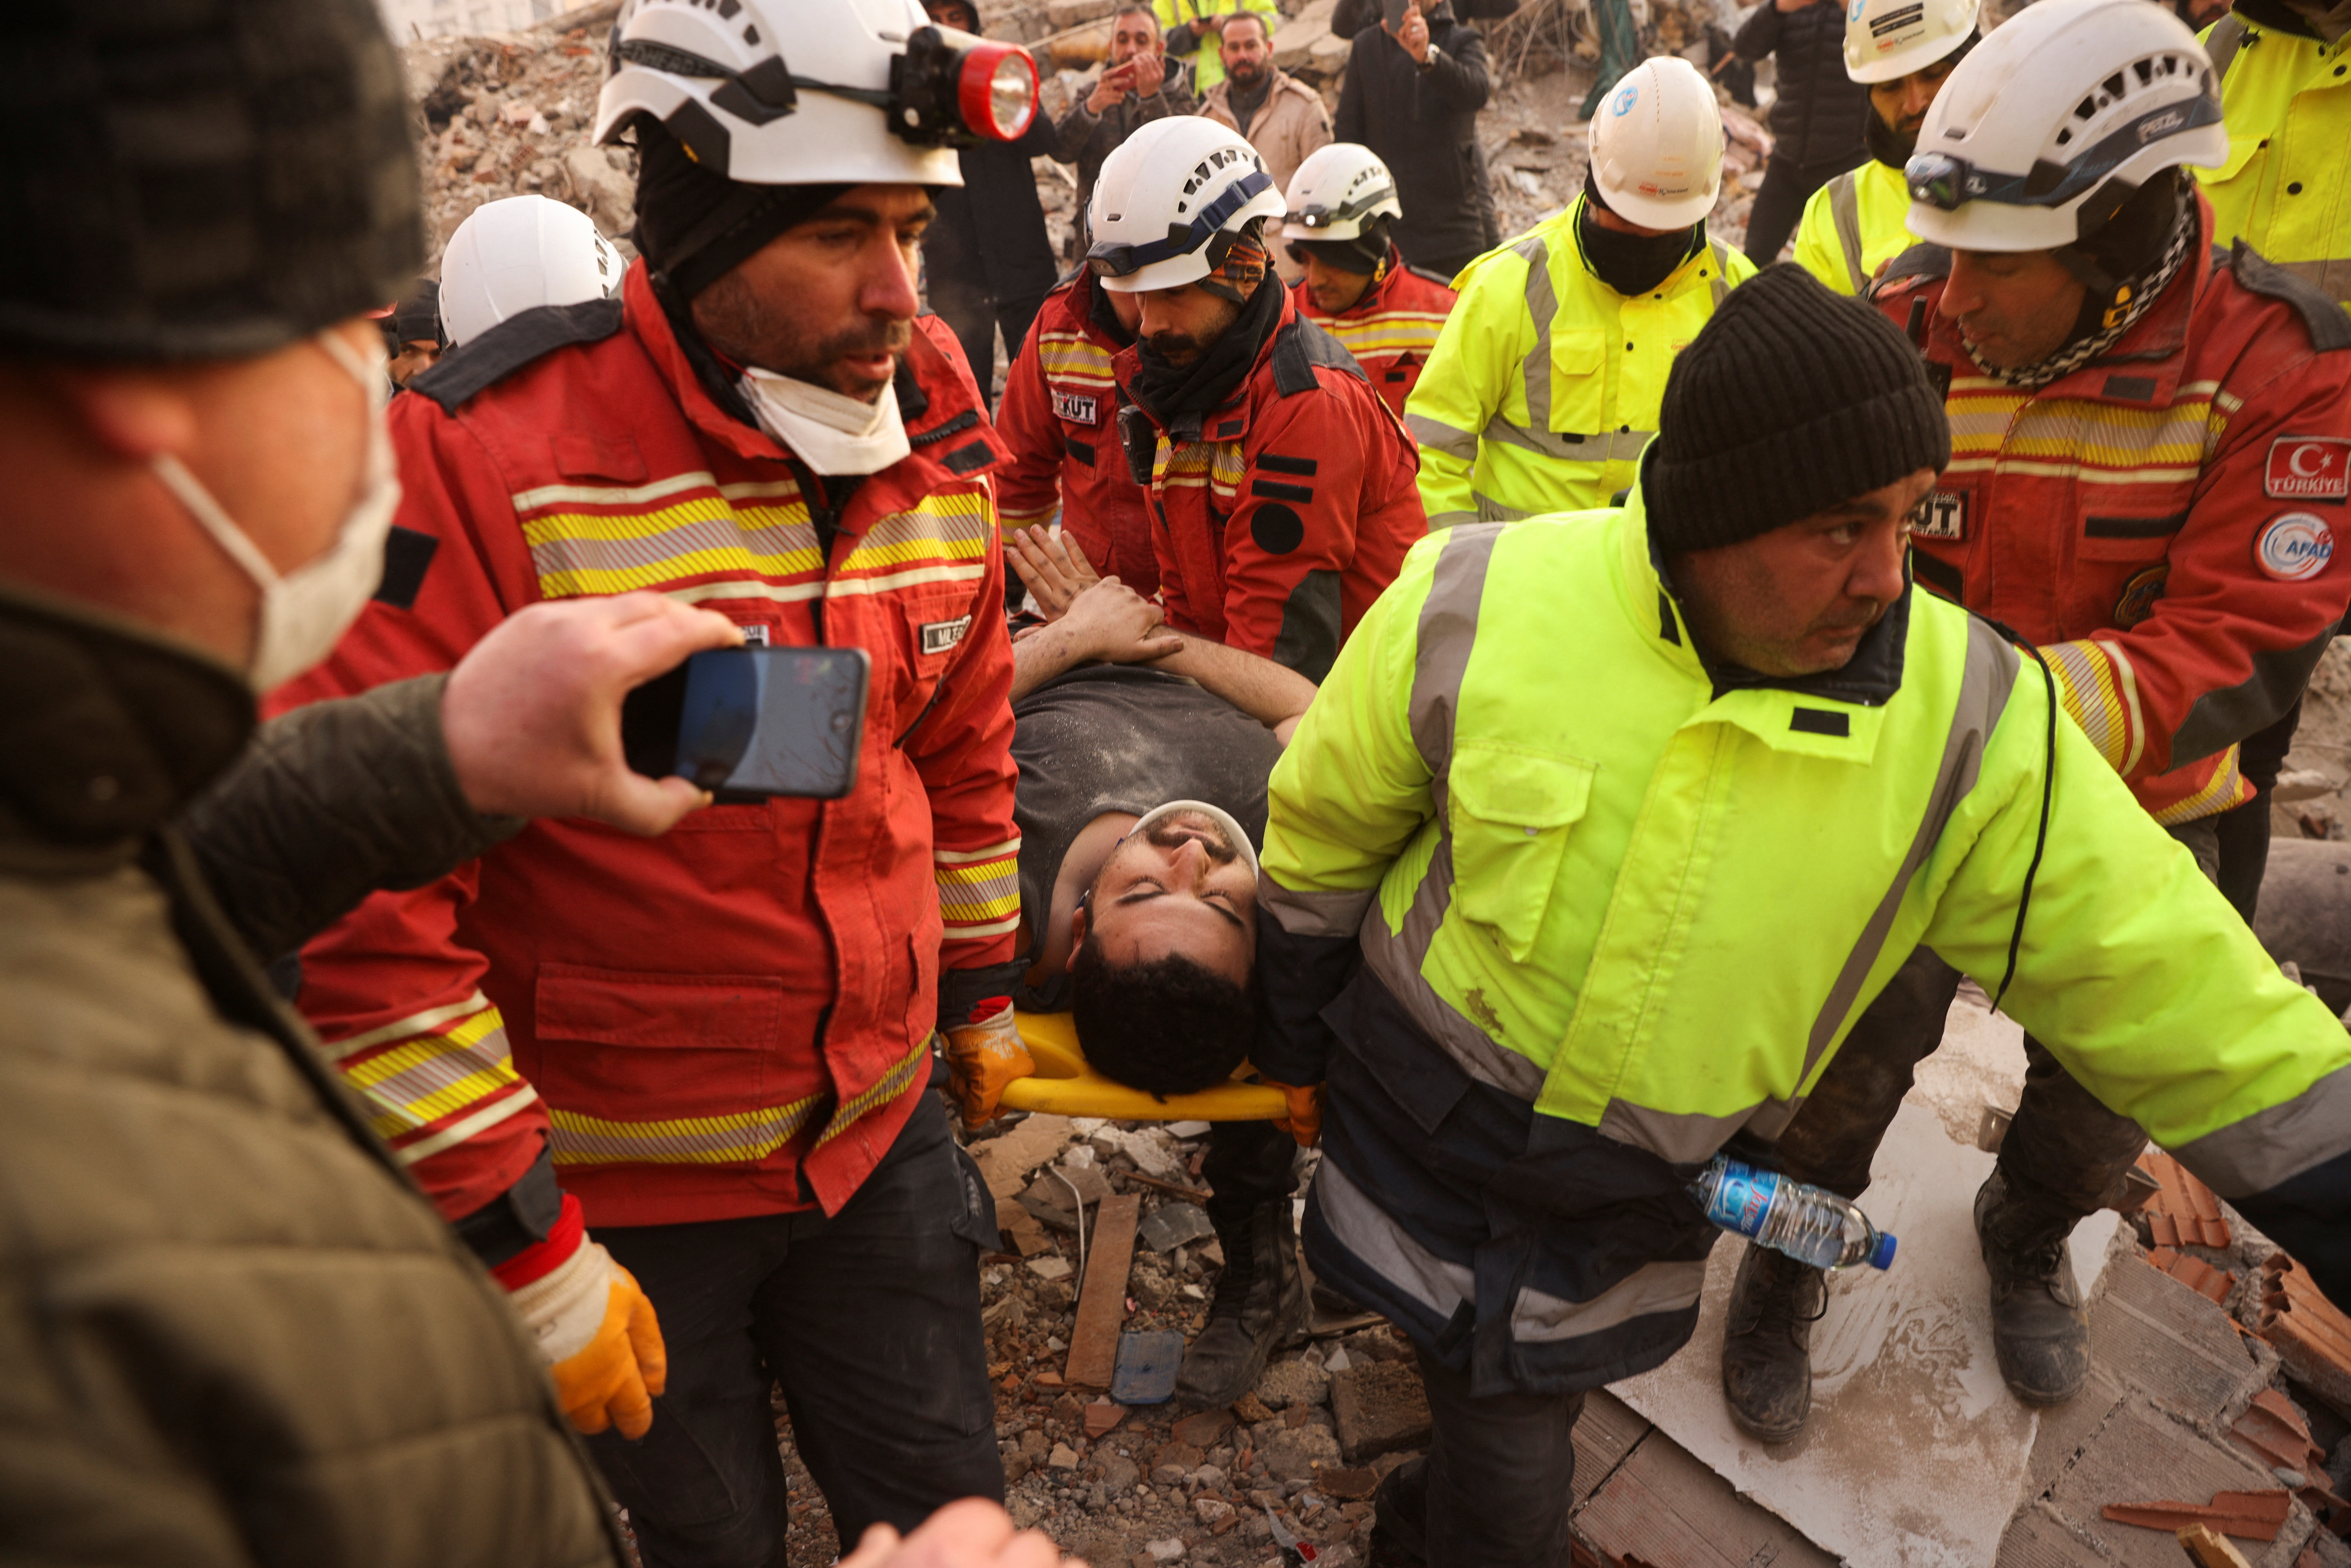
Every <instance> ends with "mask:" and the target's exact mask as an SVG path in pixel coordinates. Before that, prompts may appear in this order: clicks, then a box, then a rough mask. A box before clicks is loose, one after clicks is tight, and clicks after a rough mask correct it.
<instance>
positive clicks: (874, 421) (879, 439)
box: [737, 369, 914, 475]
mask: <svg viewBox="0 0 2351 1568" xmlns="http://www.w3.org/2000/svg"><path fill="white" fill-rule="evenodd" d="M737 386H738V387H739V388H740V390H741V392H742V393H743V400H744V401H745V402H748V403H749V404H750V405H751V413H753V414H754V415H755V416H757V417H758V421H759V428H760V429H762V430H764V431H766V432H767V433H768V434H769V435H771V436H773V437H775V439H776V440H777V441H778V443H779V444H782V445H783V446H784V447H786V448H787V449H789V451H790V452H791V454H792V455H794V456H796V457H798V458H799V460H800V461H801V462H803V463H805V464H807V465H809V466H810V468H813V469H814V470H816V471H817V472H818V473H820V474H826V475H831V474H879V473H880V472H882V470H883V469H884V468H887V467H888V466H890V465H891V464H893V463H895V462H897V461H898V460H899V459H900V458H902V457H904V456H905V455H907V454H908V453H910V452H912V451H913V450H914V447H913V446H912V445H911V444H908V442H907V440H906V425H905V422H904V421H903V420H902V419H900V418H899V417H898V387H897V383H896V382H892V383H890V384H889V385H888V386H885V387H883V389H882V395H881V396H880V397H879V398H877V399H875V400H874V401H873V402H862V401H860V400H859V399H856V398H853V397H843V396H841V394H840V393H839V392H828V391H827V390H826V389H824V388H823V387H819V386H810V384H809V383H808V382H796V381H794V380H793V379H792V378H791V377H789V376H779V375H778V374H776V372H775V371H762V370H758V369H752V370H747V371H744V372H743V379H742V380H741V381H740V382H737Z"/></svg>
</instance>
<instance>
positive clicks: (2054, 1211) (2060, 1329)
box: [1976, 1166, 2090, 1405]
mask: <svg viewBox="0 0 2351 1568" xmlns="http://www.w3.org/2000/svg"><path fill="white" fill-rule="evenodd" d="M2077 1218H2078V1217H2077V1216H2076V1215H2074V1213H2073V1212H2072V1211H2071V1210H2069V1209H2064V1208H2061V1207H2057V1206H2055V1205H2053V1204H2051V1203H2049V1202H2047V1201H2046V1200H2045V1199H2044V1200H2039V1201H2036V1200H2034V1199H2033V1198H2032V1197H2027V1196H2025V1195H2023V1194H2020V1193H2015V1192H2011V1191H2010V1190H2009V1187H2008V1184H2007V1183H2006V1182H2004V1181H2002V1180H2001V1174H2000V1168H1999V1167H1998V1166H1994V1167H1993V1168H1992V1173H1991V1179H1990V1180H1988V1181H1986V1182H1985V1183H1984V1184H1983V1187H1982V1190H1980V1191H1979V1192H1978V1193H1977V1194H1976V1239H1977V1241H1978V1242H1980V1244H1981V1245H1982V1248H1983V1260H1984V1268H1985V1269H1986V1270H1988V1271H1989V1272H1990V1273H1991V1347H1992V1352H1993V1354H1995V1355H1997V1356H1998V1357H1999V1359H2000V1375H2001V1377H2003V1378H2005V1379H2007V1381H2008V1388H2009V1392H2010V1393H2011V1394H2013V1395H2015V1396H2017V1397H2018V1398H2019V1399H2022V1400H2023V1401H2024V1402H2025V1403H2026V1404H2027V1405H2055V1404H2058V1403H2059V1402H2061V1401H2063V1400H2067V1399H2071V1398H2072V1397H2074V1395H2076V1394H2079V1393H2080V1392H2081V1391H2082V1384H2083V1383H2084V1381H2085V1380H2086V1379H2087V1378H2088V1377H2089V1375H2090V1314H2089V1313H2088V1312H2086V1311H2085V1310H2084V1309H2083V1306H2082V1288H2081V1287H2080V1286H2079V1285H2077V1284H2075V1283H2074V1260H2073V1259H2072V1258H2070V1257H2069V1256H2067V1254H2066V1248H2065V1239H2066V1238H2067V1237H2069V1236H2071V1235H2072V1234H2073V1233H2074V1223H2075V1221H2076V1219H2077Z"/></svg>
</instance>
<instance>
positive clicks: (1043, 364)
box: [996, 270, 1159, 599]
mask: <svg viewBox="0 0 2351 1568" xmlns="http://www.w3.org/2000/svg"><path fill="white" fill-rule="evenodd" d="M1094 299H1095V294H1094V280H1093V277H1092V275H1091V274H1089V273H1087V272H1084V271H1082V270H1081V271H1080V272H1079V274H1078V275H1077V277H1074V278H1071V280H1070V281H1068V282H1066V283H1063V284H1062V285H1061V287H1058V288H1056V289H1054V290H1053V292H1052V293H1050V294H1049V295H1047V296H1046V297H1045V308H1043V309H1041V310H1040V311H1038V312H1037V321H1036V324H1035V325H1034V326H1032V327H1030V328H1029V336H1028V339H1027V340H1025V341H1024V342H1022V343H1021V345H1020V351H1019V353H1017V354H1015V355H1014V356H1013V357H1012V368H1011V369H1010V370H1008V371H1006V372H1005V374H1004V401H1003V402H1000V403H998V405H997V410H996V428H997V432H998V434H1000V435H1002V436H1003V438H1004V444H1006V445H1007V446H1008V447H1009V448H1011V451H1012V460H1011V462H1009V463H1008V464H1007V465H1005V466H1004V468H1003V469H1002V470H1001V471H1000V472H999V473H998V475H997V476H996V506H997V512H998V515H999V516H1000V517H1002V518H1003V519H1004V526H1005V527H1006V528H1029V527H1031V526H1032V525H1035V524H1038V523H1043V522H1050V520H1051V519H1052V516H1053V508H1054V507H1056V506H1059V507H1061V531H1062V532H1063V533H1065V534H1067V535H1068V536H1069V537H1070V538H1071V539H1074V540H1075V541H1076V542H1077V543H1078V545H1079V546H1080V548H1081V549H1084V551H1085V552H1086V559H1088V560H1090V561H1092V563H1093V568H1094V570H1096V571H1099V572H1101V573H1102V574H1103V575H1104V576H1105V577H1115V578H1117V579H1118V580H1120V581H1121V582H1123V583H1125V584H1126V585H1127V586H1128V587H1129V588H1132V589H1134V591H1136V592H1137V593H1140V594H1142V595H1143V596H1144V598H1146V599H1147V598H1149V597H1150V596H1151V595H1153V594H1155V593H1156V592H1158V591H1159V560H1158V558H1157V557H1156V556H1155V555H1154V554H1153V553H1152V549H1151V506H1150V502H1149V500H1148V499H1147V498H1146V497H1144V493H1143V486H1140V485H1138V484H1136V483H1135V482H1134V476H1133V475H1131V474H1129V473H1128V472H1127V471H1126V460H1125V459H1124V458H1123V457H1122V456H1121V455H1119V445H1118V407H1119V403H1120V402H1121V399H1120V396H1119V391H1118V377H1117V375H1116V374H1115V373H1114V372H1113V370H1112V368H1111V361H1113V359H1114V358H1116V357H1117V354H1118V351H1119V348H1120V345H1119V344H1118V343H1117V342H1116V341H1115V340H1113V339H1112V338H1111V336H1110V334H1109V333H1107V332H1104V331H1103V330H1102V329H1101V328H1100V327H1098V326H1096V325H1095V324H1094V319H1093V308H1094Z"/></svg>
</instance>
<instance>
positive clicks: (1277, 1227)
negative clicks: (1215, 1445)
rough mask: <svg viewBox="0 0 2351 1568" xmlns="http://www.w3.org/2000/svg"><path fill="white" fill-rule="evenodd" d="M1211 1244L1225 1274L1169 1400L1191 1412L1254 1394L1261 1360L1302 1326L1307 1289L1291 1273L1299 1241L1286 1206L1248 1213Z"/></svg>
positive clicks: (1274, 1203) (1284, 1201)
mask: <svg viewBox="0 0 2351 1568" xmlns="http://www.w3.org/2000/svg"><path fill="white" fill-rule="evenodd" d="M1217 1241H1218V1242H1219V1243H1220V1244H1221V1245H1222V1246H1223V1248H1224V1249H1225V1268H1224V1272H1222V1273H1221V1274H1219V1275H1218V1276H1217V1293H1216V1295H1215V1297H1214V1298H1213V1299H1211V1301H1209V1303H1208V1323H1207V1327H1206V1328H1203V1329H1202V1330H1201V1331H1200V1337H1199V1338H1197V1339H1196V1340H1194V1341H1193V1342H1192V1348H1191V1349H1190V1350H1188V1351H1186V1352H1185V1353H1184V1369H1183V1371H1181V1372H1180V1373H1178V1374H1177V1375H1176V1377H1175V1396H1176V1397H1177V1398H1179V1399H1183V1400H1186V1401H1188V1402H1189V1403H1191V1404H1194V1405H1230V1404H1231V1403H1232V1402H1233V1401H1234V1400H1236V1399H1238V1398H1239V1397H1240V1396H1242V1395H1244V1394H1247V1393H1248V1392H1249V1391H1250V1390H1251V1389H1253V1388H1255V1387H1256V1386H1257V1380H1258V1378H1259V1375H1262V1374H1263V1373H1264V1371H1265V1363H1266V1358H1267V1357H1268V1356H1270V1355H1271V1354H1273V1353H1274V1352H1275V1351H1276V1350H1279V1349H1280V1348H1281V1346H1282V1345H1283V1344H1285V1343H1288V1342H1289V1341H1290V1340H1291V1339H1292V1338H1294V1337H1296V1335H1297V1334H1298V1333H1300V1331H1301V1330H1302V1329H1304V1328H1305V1326H1306V1281H1304V1280H1303V1279H1302V1278H1301V1277H1300V1274H1299V1269H1298V1238H1297V1235H1296V1233H1295V1231H1293V1230H1292V1229H1291V1228H1290V1200H1289V1199H1288V1198H1286V1197H1282V1198H1275V1199H1273V1200H1271V1201H1270V1202H1266V1203H1260V1204H1259V1205H1258V1206H1257V1207H1255V1208H1253V1209H1251V1210H1250V1211H1249V1220H1248V1222H1247V1223H1246V1224H1244V1225H1242V1226H1240V1227H1238V1228H1236V1229H1234V1230H1232V1231H1230V1232H1227V1231H1225V1230H1222V1229H1219V1230H1218V1231H1217Z"/></svg>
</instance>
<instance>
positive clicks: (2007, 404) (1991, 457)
mask: <svg viewBox="0 0 2351 1568" xmlns="http://www.w3.org/2000/svg"><path fill="white" fill-rule="evenodd" d="M2219 390H2220V383H2219V382H2188V383H2187V384H2185V385H2183V386H2181V387H2180V388H2179V392H2177V394H2175V396H2174V397H2173V400H2172V402H2170V404H2169V405H2168V406H2167V407H2164V408H2126V407H2122V406H2120V405H2117V404H2115V403H2110V402H2096V401H2094V400H2091V399H2086V398H2048V397H2043V398H2035V397H2034V396H2033V395H2032V393H2030V392H2022V391H2020V390H2019V389H2017V388H2015V387H2011V386H2008V385H2005V384H2004V383H2002V382H1996V381H1993V380H1992V379H1991V378H1990V377H1989V376H1959V377H1956V378H1954V379H1953V381H1952V382H1951V390H1950V393H1949V396H1948V398H1947V399H1946V400H1945V407H1946V408H1947V409H1948V410H1949V414H1950V420H1951V462H1950V466H1949V468H1948V469H1946V470H1945V472H1946V473H1949V474H1955V475H1956V474H1980V473H1986V472H1990V471H1991V470H1994V469H1997V470H1999V471H2000V472H2001V473H2008V474H2032V475H2039V476H2043V477H2050V478H2070V479H2074V480H2076V481H2078V482H2080V483H2082V484H2085V485H2144V484H2148V483H2152V482H2156V481H2160V480H2179V481H2187V482H2189V483H2193V482H2194V481H2195V480H2196V479H2197V478H2199V476H2201V475H2202V473H2203V471H2204V464H2205V461H2206V460H2207V458H2208V457H2210V455H2211V454H2212V453H2213V452H2214V451H2215V450H2217V449H2218V447H2219V445H2220V436H2221V434H2223V433H2224V432H2225V431H2226V430H2227V428H2228V416H2227V414H2226V413H2224V412H2223V411H2222V409H2221V408H2220V406H2219V404H2218V402H2217V401H2216V397H2215V394H2216V393H2217V392H2219ZM2028 405H2029V406H2028ZM2020 411H2022V412H2020Z"/></svg>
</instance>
